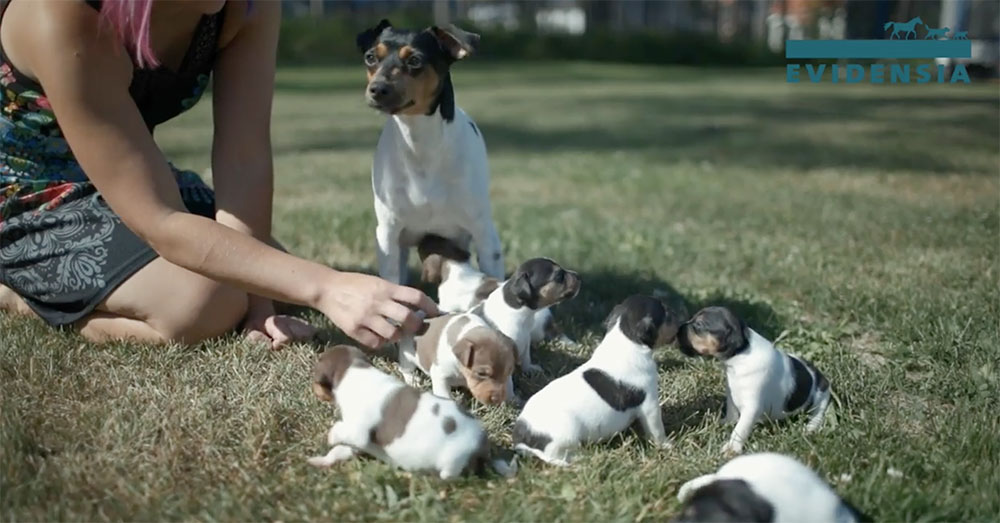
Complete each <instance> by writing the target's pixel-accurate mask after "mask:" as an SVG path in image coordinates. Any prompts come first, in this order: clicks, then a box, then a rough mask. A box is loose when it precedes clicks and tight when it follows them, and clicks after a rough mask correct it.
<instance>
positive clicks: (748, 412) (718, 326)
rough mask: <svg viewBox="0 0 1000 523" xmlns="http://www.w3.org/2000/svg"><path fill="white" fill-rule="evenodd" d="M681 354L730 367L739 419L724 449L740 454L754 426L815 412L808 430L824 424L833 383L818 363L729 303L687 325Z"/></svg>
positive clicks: (731, 402) (732, 412)
mask: <svg viewBox="0 0 1000 523" xmlns="http://www.w3.org/2000/svg"><path fill="white" fill-rule="evenodd" d="M677 337H678V342H679V345H680V349H681V352H683V353H684V354H685V355H687V356H692V357H697V356H702V357H714V358H716V359H718V360H719V361H721V362H722V364H723V366H725V369H726V412H725V421H726V422H727V423H733V422H735V423H736V428H735V429H734V430H733V432H732V435H731V436H730V438H729V441H728V442H727V443H726V445H725V446H724V447H722V452H723V453H727V454H728V453H735V454H739V453H740V452H742V451H743V445H744V444H745V443H746V441H747V439H748V438H749V437H750V432H751V431H752V430H753V426H754V424H756V423H757V421H758V420H760V419H761V418H763V417H766V418H769V419H772V420H780V419H784V418H786V417H788V416H789V415H791V414H793V413H797V412H801V411H805V412H808V413H809V416H810V419H809V423H808V424H807V425H806V430H807V431H808V432H813V431H815V430H817V429H819V428H820V426H821V425H822V423H823V416H824V415H825V414H826V410H827V408H828V407H829V405H830V382H829V381H827V379H826V377H825V376H823V374H821V373H820V372H819V370H817V369H816V367H815V366H813V364H812V363H810V362H808V361H806V360H804V359H802V358H799V357H797V356H792V355H789V354H785V353H783V352H781V351H780V350H778V349H777V348H775V347H774V345H773V344H772V343H771V342H770V341H768V340H767V339H765V338H764V337H763V336H761V335H760V334H758V333H757V332H755V331H754V330H753V329H751V328H750V327H748V326H747V325H746V324H745V323H744V322H743V320H742V319H741V318H739V317H738V316H736V315H735V314H733V313H732V311H730V310H729V309H727V308H725V307H707V308H704V309H702V310H700V311H698V313H697V314H695V315H694V317H692V318H691V320H690V321H688V322H686V323H685V324H684V325H682V326H681V329H680V333H679V334H678V336H677Z"/></svg>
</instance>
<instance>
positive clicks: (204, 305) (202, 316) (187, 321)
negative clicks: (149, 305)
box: [147, 278, 247, 343]
mask: <svg viewBox="0 0 1000 523" xmlns="http://www.w3.org/2000/svg"><path fill="white" fill-rule="evenodd" d="M178 283H180V282H178ZM177 293H178V294H180V296H174V298H175V299H172V300H170V302H171V305H172V306H170V307H165V308H164V309H163V310H161V311H159V314H154V315H152V316H151V317H150V318H149V319H148V320H147V321H148V323H149V324H150V326H152V327H153V328H154V329H156V331H157V332H159V333H160V334H161V335H162V336H163V338H164V339H165V340H167V341H175V342H181V343H197V342H199V341H202V340H205V339H208V338H214V337H217V336H221V335H223V334H226V333H227V332H229V331H231V330H233V329H234V328H236V327H237V326H238V324H239V322H240V321H241V320H242V319H243V317H244V316H246V312H247V293H246V292H244V291H242V290H240V289H237V288H235V287H231V286H229V285H226V284H223V283H219V282H216V281H212V280H208V279H205V278H198V279H197V280H196V281H192V282H185V283H184V284H183V286H178V288H177Z"/></svg>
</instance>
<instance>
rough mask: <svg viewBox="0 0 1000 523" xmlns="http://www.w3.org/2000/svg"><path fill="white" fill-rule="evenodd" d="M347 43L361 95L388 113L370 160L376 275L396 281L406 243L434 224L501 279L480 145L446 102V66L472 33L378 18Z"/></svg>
mask: <svg viewBox="0 0 1000 523" xmlns="http://www.w3.org/2000/svg"><path fill="white" fill-rule="evenodd" d="M357 44H358V47H359V48H360V50H361V52H362V53H363V54H364V61H365V67H366V68H367V69H368V84H367V88H366V91H365V98H366V100H367V103H368V105H369V106H371V107H373V108H375V109H377V110H379V111H381V112H383V113H386V114H388V115H389V118H388V119H387V121H386V123H385V126H384V127H383V128H382V134H381V136H380V137H379V140H378V145H377V146H376V149H375V159H374V163H373V165H372V188H373V190H374V193H375V217H376V220H377V226H376V228H375V240H376V244H377V253H378V271H379V276H381V277H382V278H385V279H387V280H389V281H392V282H394V283H406V282H405V279H406V275H407V272H406V268H407V259H408V256H409V250H410V248H411V247H414V246H416V245H417V242H419V241H420V239H421V238H423V237H424V235H425V234H427V233H434V234H438V235H440V236H443V237H445V238H448V239H450V240H452V241H454V242H455V243H456V244H458V245H460V246H462V247H463V248H465V249H468V248H469V244H470V243H473V244H475V249H476V251H475V252H476V255H477V259H478V262H479V268H480V270H481V271H482V272H484V273H486V274H487V275H489V276H492V277H494V278H503V276H504V263H503V254H502V253H501V251H500V237H499V235H498V234H497V231H496V227H495V226H494V224H493V216H492V209H491V206H490V197H489V189H490V173H489V166H488V164H487V160H486V144H485V143H484V142H483V137H482V135H481V133H480V131H479V128H478V127H476V124H475V123H474V122H473V121H472V120H471V119H470V118H469V117H468V115H466V114H465V112H464V111H462V109H461V108H459V107H458V106H457V105H455V92H454V87H453V86H452V82H451V74H450V72H449V70H450V68H451V65H452V64H453V63H455V62H456V61H457V60H461V59H462V58H465V57H466V56H469V55H470V54H472V53H473V52H474V51H475V49H476V48H477V46H478V44H479V35H476V34H473V33H467V32H465V31H463V30H461V29H459V28H457V27H455V26H453V25H452V26H449V27H447V28H439V27H429V28H427V29H424V30H422V31H410V30H402V29H396V28H394V27H392V26H391V24H390V23H389V21H388V20H382V21H381V22H380V23H379V24H378V25H376V26H375V27H372V28H371V29H368V30H366V31H364V32H363V33H361V34H359V35H358V37H357Z"/></svg>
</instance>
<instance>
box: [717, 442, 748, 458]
mask: <svg viewBox="0 0 1000 523" xmlns="http://www.w3.org/2000/svg"><path fill="white" fill-rule="evenodd" d="M742 453H743V444H742V443H736V442H733V441H730V442H729V443H726V444H725V445H723V446H722V455H724V456H727V457H732V456H736V455H737V454H742Z"/></svg>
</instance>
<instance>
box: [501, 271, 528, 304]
mask: <svg viewBox="0 0 1000 523" xmlns="http://www.w3.org/2000/svg"><path fill="white" fill-rule="evenodd" d="M530 280H531V277H530V276H529V275H528V273H526V272H518V273H517V274H515V275H514V277H513V278H511V280H510V282H509V283H508V284H507V285H509V286H510V293H511V294H513V295H514V297H515V298H517V303H518V305H527V306H529V307H530V306H531V301H532V300H531V295H532V292H531V281H530Z"/></svg>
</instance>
